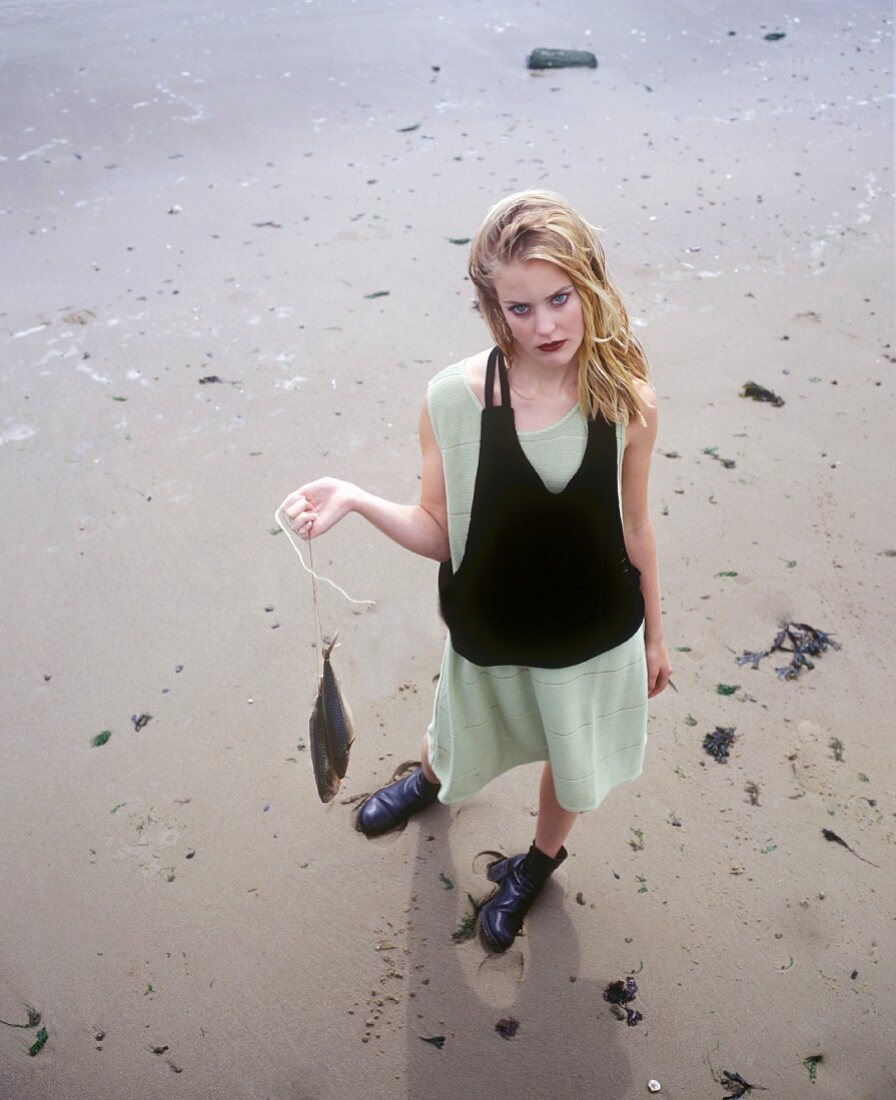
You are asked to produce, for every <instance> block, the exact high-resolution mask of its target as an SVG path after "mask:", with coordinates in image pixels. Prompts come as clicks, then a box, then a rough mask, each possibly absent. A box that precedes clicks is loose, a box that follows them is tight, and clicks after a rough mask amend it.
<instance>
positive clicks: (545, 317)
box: [535, 311, 556, 336]
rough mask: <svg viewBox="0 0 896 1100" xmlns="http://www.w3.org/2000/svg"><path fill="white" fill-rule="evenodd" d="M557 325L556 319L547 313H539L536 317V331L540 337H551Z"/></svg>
mask: <svg viewBox="0 0 896 1100" xmlns="http://www.w3.org/2000/svg"><path fill="white" fill-rule="evenodd" d="M555 328H556V325H555V324H554V318H553V317H552V316H551V315H550V313H548V312H547V311H539V312H538V313H536V315H535V331H536V333H537V334H538V335H539V336H549V335H550V334H551V333H552V332H553V331H554V329H555Z"/></svg>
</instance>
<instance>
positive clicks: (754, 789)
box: [744, 780, 759, 806]
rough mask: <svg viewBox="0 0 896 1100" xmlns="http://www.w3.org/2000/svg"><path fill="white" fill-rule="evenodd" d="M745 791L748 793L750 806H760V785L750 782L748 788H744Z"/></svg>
mask: <svg viewBox="0 0 896 1100" xmlns="http://www.w3.org/2000/svg"><path fill="white" fill-rule="evenodd" d="M744 790H745V791H746V792H747V795H748V796H749V799H750V805H751V806H758V805H759V784H758V783H754V782H753V781H752V780H750V782H749V783H748V784H747V785H746V787H744Z"/></svg>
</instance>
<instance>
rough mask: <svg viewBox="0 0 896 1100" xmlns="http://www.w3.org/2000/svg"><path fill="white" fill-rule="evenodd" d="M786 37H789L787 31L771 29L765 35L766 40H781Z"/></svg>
mask: <svg viewBox="0 0 896 1100" xmlns="http://www.w3.org/2000/svg"><path fill="white" fill-rule="evenodd" d="M786 37H787V34H786V32H785V31H770V32H769V33H768V34H767V35H766V36H765V40H766V42H780V41H781V39H782V38H786Z"/></svg>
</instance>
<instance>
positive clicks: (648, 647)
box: [644, 640, 672, 699]
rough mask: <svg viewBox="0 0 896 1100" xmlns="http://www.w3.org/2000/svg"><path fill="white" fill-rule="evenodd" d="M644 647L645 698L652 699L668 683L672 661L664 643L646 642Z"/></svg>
mask: <svg viewBox="0 0 896 1100" xmlns="http://www.w3.org/2000/svg"><path fill="white" fill-rule="evenodd" d="M644 649H645V651H646V654H647V698H648V699H652V698H653V697H654V695H659V693H660V692H661V691H662V690H663V689H664V688H665V687H666V685H667V684H668V683H669V678H670V677H671V675H672V662H671V661H670V660H669V653H668V651H667V650H666V643H665V642H664V641H662V640H661V641H659V642H646V643H645V646H644Z"/></svg>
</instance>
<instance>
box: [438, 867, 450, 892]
mask: <svg viewBox="0 0 896 1100" xmlns="http://www.w3.org/2000/svg"><path fill="white" fill-rule="evenodd" d="M439 882H441V884H442V885H443V886H444V887H445V889H446V890H453V889H454V883H453V882H452V881H451V879H450V878H449V877H448V876H447V875H446V874H445V872H444V871H440V872H439Z"/></svg>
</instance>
